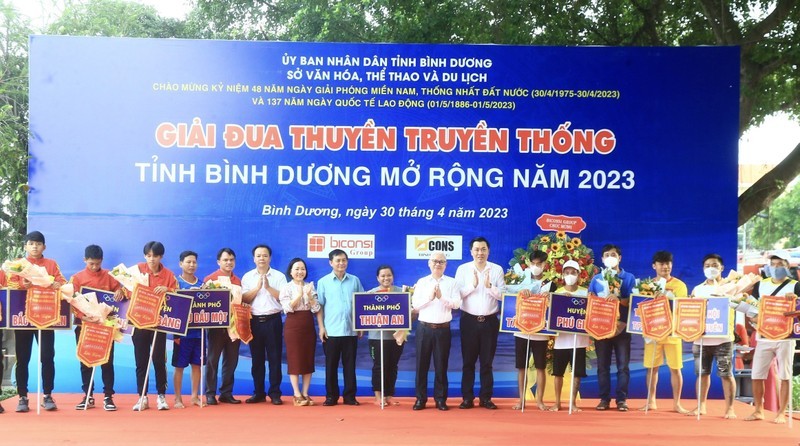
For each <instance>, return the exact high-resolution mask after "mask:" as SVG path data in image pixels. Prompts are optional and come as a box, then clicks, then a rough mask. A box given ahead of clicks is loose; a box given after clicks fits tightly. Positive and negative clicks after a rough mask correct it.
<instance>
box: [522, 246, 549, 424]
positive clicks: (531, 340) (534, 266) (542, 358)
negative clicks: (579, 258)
mask: <svg viewBox="0 0 800 446" xmlns="http://www.w3.org/2000/svg"><path fill="white" fill-rule="evenodd" d="M546 262H547V253H546V252H544V251H539V250H538V249H537V250H536V251H534V252H533V254H531V258H530V268H529V269H528V270H529V271H530V272H531V276H532V277H531V279H532V281H531V284H530V289H526V290H522V291H520V296H521V297H522V298H523V299H524V298H527V297H530V296H531V294H549V293H551V292H553V291H555V289H556V287H555V282H548V281H545V280H544V266H545V263H546ZM549 341H550V336H548V335H541V334H530V335H526V334H522V333H520V332H516V333H514V366H515V367H516V369H517V388H518V390H519V402H518V403H517V404H515V405H513V406H511V408H512V409H514V410H519V409H522V402H523V399H524V398H525V393H526V392H527V389H526V388H525V374H526V373H527V372H528V357H527V356H525V355H526V353H528V351H530V353H531V354H532V355H533V367H534V368H535V369H536V407H538V408H539V410H547V406H546V405H545V404H544V388H545V385H546V382H547V371H546V368H547V343H548V342H549Z"/></svg>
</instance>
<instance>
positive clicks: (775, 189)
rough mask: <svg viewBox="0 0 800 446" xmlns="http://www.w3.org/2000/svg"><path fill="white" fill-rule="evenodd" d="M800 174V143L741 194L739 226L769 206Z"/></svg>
mask: <svg viewBox="0 0 800 446" xmlns="http://www.w3.org/2000/svg"><path fill="white" fill-rule="evenodd" d="M797 175H800V144H797V145H796V146H795V147H794V149H793V150H792V152H791V153H789V155H787V156H786V158H784V159H783V161H781V162H780V164H778V165H777V166H775V167H774V168H773V169H772V170H770V171H769V172H767V173H766V174H765V175H764V176H763V177H761V178H760V179H759V180H758V181H756V182H755V184H753V185H752V186H750V187H749V188H748V189H747V190H746V191H744V193H743V194H742V195H741V196H739V226H741V225H743V224H745V223H747V222H748V221H749V220H750V219H751V218H753V216H755V215H756V214H758V213H759V212H760V211H761V210H762V209H765V208H767V207H769V205H770V204H772V201H773V200H775V199H776V198H778V196H780V195H781V194H782V193H783V191H784V190H786V186H788V185H789V183H790V182H791V181H792V180H794V179H795V178H796V177H797Z"/></svg>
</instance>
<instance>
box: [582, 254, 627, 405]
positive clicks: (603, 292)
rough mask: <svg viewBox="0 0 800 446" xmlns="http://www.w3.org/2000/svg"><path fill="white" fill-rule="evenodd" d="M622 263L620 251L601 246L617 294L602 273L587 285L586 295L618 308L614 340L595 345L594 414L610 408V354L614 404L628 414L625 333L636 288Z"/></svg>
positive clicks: (604, 263) (602, 340) (598, 342)
mask: <svg viewBox="0 0 800 446" xmlns="http://www.w3.org/2000/svg"><path fill="white" fill-rule="evenodd" d="M621 261H622V250H621V249H620V247H619V246H617V245H612V244H608V245H605V246H603V266H605V268H606V270H608V271H609V272H610V273H611V274H613V275H615V276H617V277H618V278H619V282H620V287H619V290H617V291H615V292H611V291H610V290H609V289H608V284H607V283H606V280H605V279H604V278H603V273H602V272H601V273H600V274H597V275H596V276H594V277H593V278H592V282H591V283H590V284H589V294H594V295H596V296H600V297H605V298H607V299H610V300H618V301H619V304H620V309H619V321H617V331H616V334H615V335H614V337H612V338H608V339H601V340H597V341H595V343H594V346H595V351H596V352H597V386H598V387H599V393H600V404H598V405H597V407H596V409H597V410H608V408H609V406H610V404H611V353H612V352H613V353H614V356H616V358H617V389H616V404H617V410H619V411H620V412H627V411H628V403H627V399H628V383H629V382H630V376H631V375H630V369H629V365H630V362H631V335H630V333H628V332H627V331H626V330H625V327H626V326H627V324H628V302H629V301H630V297H631V291H632V290H633V287H634V286H635V285H636V278H635V277H634V276H633V274H631V273H629V272H627V271H625V270H623V269H622V268H621V267H620V266H619V264H620V262H621Z"/></svg>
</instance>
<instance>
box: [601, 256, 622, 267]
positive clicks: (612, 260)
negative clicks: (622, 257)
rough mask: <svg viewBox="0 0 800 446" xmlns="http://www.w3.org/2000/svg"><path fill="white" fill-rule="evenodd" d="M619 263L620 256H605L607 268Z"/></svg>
mask: <svg viewBox="0 0 800 446" xmlns="http://www.w3.org/2000/svg"><path fill="white" fill-rule="evenodd" d="M617 265H619V257H603V266H605V267H606V268H616V267H617Z"/></svg>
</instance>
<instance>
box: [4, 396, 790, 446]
mask: <svg viewBox="0 0 800 446" xmlns="http://www.w3.org/2000/svg"><path fill="white" fill-rule="evenodd" d="M30 396H31V403H32V404H31V406H33V403H34V398H35V395H34V394H31V395H30ZM54 397H55V400H56V403H57V404H58V405H59V410H58V411H56V412H44V411H42V413H41V415H39V416H37V415H36V410H35V408H34V407H32V409H33V410H31V412H29V413H27V414H18V413H14V408H15V407H16V403H17V399H16V398H11V399H9V400H6V401H3V407H4V408H5V409H6V413H4V414H2V415H0V428H2V430H3V431H4V433H3V438H4V441H3V443H4V444H26V445H45V444H58V445H65V444H79V445H98V446H99V445H102V446H115V445H133V444H137V445H142V444H154V445H159V444H169V445H184V444H185V445H188V444H219V445H226V444H260V445H261V444H285V445H293V444H349V445H361V444H363V445H381V444H408V445H423V444H435V445H441V444H484V445H486V444H490V445H506V444H508V445H512V444H539V445H552V446H558V445H573V444H582V445H619V444H641V445H648V446H649V445H670V446H672V445H687V446H690V445H707V446H723V445H724V446H729V445H749V446H766V445H769V446H772V445H797V444H798V440H800V425H797V424H799V423H798V421H797V420H795V424H796V425H795V426H794V427H793V428H792V429H790V428H789V427H788V425H775V424H773V423H771V422H769V421H758V422H744V421H742V419H743V418H744V417H746V416H747V415H749V414H750V413H751V412H752V408H751V407H749V406H747V405H745V404H742V403H736V414H737V415H738V416H739V419H737V420H724V419H723V418H722V410H723V403H722V402H721V401H717V400H715V401H709V407H708V409H709V413H710V415H707V416H704V417H703V418H702V419H701V420H700V421H697V419H696V418H695V417H689V416H684V415H678V414H676V413H673V412H667V411H665V410H662V409H660V410H658V411H650V412H649V413H648V414H647V415H645V413H644V412H639V411H637V410H636V408H638V407H640V406H641V405H642V401H635V400H633V401H630V407H631V409H632V410H631V411H630V412H627V413H620V412H617V411H615V410H610V411H607V412H598V411H596V410H594V406H595V405H596V404H597V401H596V400H585V401H583V402H582V404H581V406H582V407H583V409H584V410H583V411H582V412H578V413H574V414H572V415H569V414H567V412H558V413H554V412H547V413H545V412H540V411H538V410H536V407H535V405H531V406H530V407H529V408H526V410H525V413H520V412H519V411H515V410H512V409H511V405H512V404H513V403H514V401H512V400H504V399H496V400H495V402H496V403H497V404H498V406H499V407H500V409H499V410H495V411H489V410H486V409H482V408H475V409H471V410H459V409H458V403H459V402H460V401H459V400H457V399H452V400H450V407H451V409H450V411H448V412H440V411H438V410H436V408H435V407H432V406H433V401H432V400H429V406H428V408H427V409H425V410H423V411H418V412H415V411H412V410H411V406H412V404H413V399H410V398H401V399H399V400H400V401H401V403H402V404H401V405H400V406H394V407H386V408H385V409H384V410H383V411H382V410H381V409H380V408H379V407H377V406H374V405H372V404H371V401H372V399H371V398H367V397H362V398H361V399H360V401H361V403H362V404H361V406H358V407H351V406H343V405H341V404H340V405H338V406H335V407H323V406H322V405H321V403H322V401H323V399H324V398H321V397H316V398H314V399H315V401H316V403H317V405H316V406H314V407H293V406H292V405H291V400H290V398H287V397H284V404H283V405H282V406H273V405H271V404H264V403H261V404H256V405H248V404H240V405H235V406H232V405H222V404H221V405H219V406H212V407H204V408H199V407H188V408H186V409H183V410H178V409H170V410H169V411H161V412H159V411H158V410H155V408H154V407H155V397H154V396H152V395H151V397H150V404H151V409H149V410H147V411H144V412H142V413H137V412H133V411H132V410H131V408H132V407H133V404H134V402H135V401H136V397H135V396H134V395H118V396H117V397H115V398H114V399H115V401H116V403H117V405H118V406H119V410H118V411H117V412H105V411H103V409H102V408H100V407H96V408H94V409H89V410H88V411H86V412H81V411H77V410H75V409H74V407H75V404H76V403H77V402H78V401H80V395H76V394H58V395H55V396H54ZM167 398H168V401H169V402H170V405H172V397H171V396H168V397H167ZM242 399H243V398H242ZM187 400H188V398H185V399H184V401H187ZM660 402H661V403H662V404H665V405H668V403H669V402H668V401H666V400H664V401H663V402H662V401H660ZM683 404H684V406H685V407H690V406H692V402H691V401H688V400H684V401H683ZM612 409H613V405H612ZM766 415H767V420H771V419H772V418H773V417H774V414H772V413H767V414H766Z"/></svg>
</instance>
